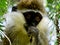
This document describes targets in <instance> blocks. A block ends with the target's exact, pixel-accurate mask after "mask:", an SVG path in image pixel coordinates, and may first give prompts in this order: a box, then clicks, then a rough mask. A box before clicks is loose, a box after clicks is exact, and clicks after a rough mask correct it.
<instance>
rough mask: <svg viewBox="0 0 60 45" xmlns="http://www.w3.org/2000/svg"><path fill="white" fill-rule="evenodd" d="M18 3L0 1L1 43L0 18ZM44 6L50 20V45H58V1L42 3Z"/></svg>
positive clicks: (8, 0)
mask: <svg viewBox="0 0 60 45" xmlns="http://www.w3.org/2000/svg"><path fill="white" fill-rule="evenodd" d="M18 1H20V0H0V42H2V40H1V38H3V35H2V32H1V31H3V29H4V26H3V24H2V21H3V20H4V19H3V18H2V16H3V15H4V14H5V13H7V12H11V9H12V6H14V5H16V3H17V2H18ZM44 6H45V9H46V11H47V13H48V17H49V18H50V20H51V21H50V23H49V29H48V30H49V31H50V32H49V33H50V36H49V38H50V39H49V40H50V44H51V45H60V44H59V43H60V0H47V1H44ZM0 45H1V44H0Z"/></svg>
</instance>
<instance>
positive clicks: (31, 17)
mask: <svg viewBox="0 0 60 45" xmlns="http://www.w3.org/2000/svg"><path fill="white" fill-rule="evenodd" d="M23 15H24V17H25V20H26V24H27V25H28V26H37V25H38V23H39V22H40V21H41V19H42V15H41V14H40V13H39V12H34V11H28V12H24V13H23Z"/></svg>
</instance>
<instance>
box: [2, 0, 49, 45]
mask: <svg viewBox="0 0 60 45" xmlns="http://www.w3.org/2000/svg"><path fill="white" fill-rule="evenodd" d="M14 8H15V9H12V11H13V12H11V13H7V14H5V15H4V16H3V17H4V18H5V22H4V23H5V34H6V36H7V37H8V39H7V38H3V45H49V42H48V38H47V32H48V31H47V26H48V22H49V18H48V17H47V16H46V11H45V8H44V5H43V0H20V2H19V3H18V4H17V6H16V7H14Z"/></svg>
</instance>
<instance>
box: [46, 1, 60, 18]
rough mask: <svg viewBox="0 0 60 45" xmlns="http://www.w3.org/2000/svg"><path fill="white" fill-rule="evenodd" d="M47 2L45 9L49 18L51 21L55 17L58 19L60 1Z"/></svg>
mask: <svg viewBox="0 0 60 45" xmlns="http://www.w3.org/2000/svg"><path fill="white" fill-rule="evenodd" d="M47 2H48V4H47V7H48V8H49V11H50V12H49V14H50V18H52V19H53V18H54V16H55V15H57V17H58V18H60V0H47ZM51 15H52V16H53V17H52V16H51Z"/></svg>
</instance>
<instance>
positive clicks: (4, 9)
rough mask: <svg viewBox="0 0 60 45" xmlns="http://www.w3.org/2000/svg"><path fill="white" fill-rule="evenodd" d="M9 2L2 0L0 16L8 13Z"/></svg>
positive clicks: (0, 1) (0, 0) (0, 2)
mask: <svg viewBox="0 0 60 45" xmlns="http://www.w3.org/2000/svg"><path fill="white" fill-rule="evenodd" d="M7 5H8V4H7V0H0V16H1V15H3V14H4V13H6V11H7Z"/></svg>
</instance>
